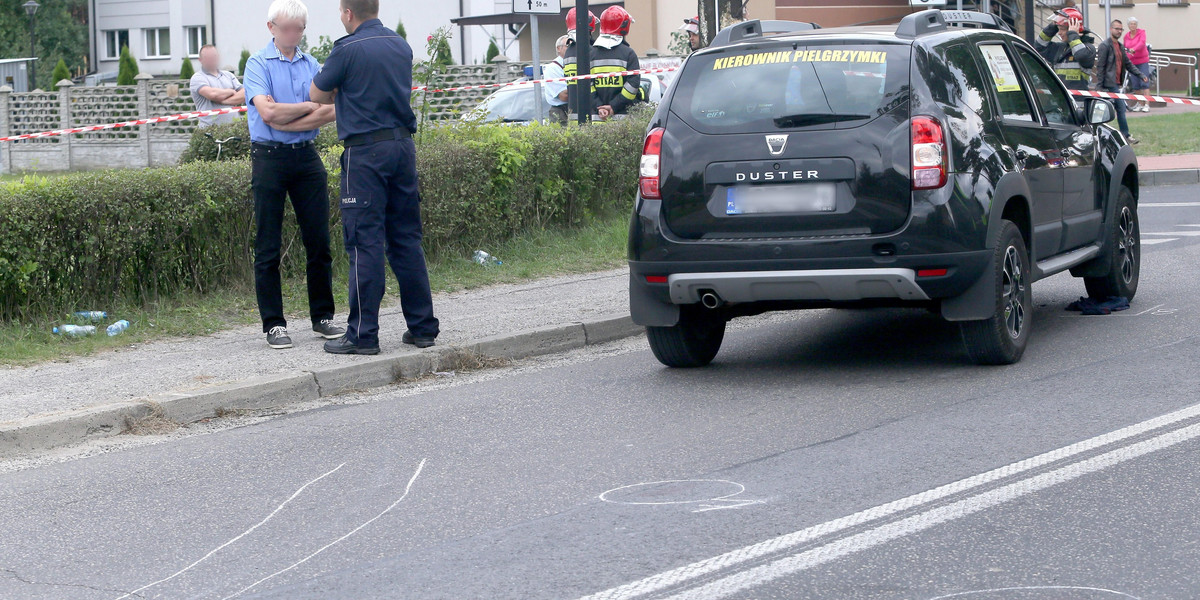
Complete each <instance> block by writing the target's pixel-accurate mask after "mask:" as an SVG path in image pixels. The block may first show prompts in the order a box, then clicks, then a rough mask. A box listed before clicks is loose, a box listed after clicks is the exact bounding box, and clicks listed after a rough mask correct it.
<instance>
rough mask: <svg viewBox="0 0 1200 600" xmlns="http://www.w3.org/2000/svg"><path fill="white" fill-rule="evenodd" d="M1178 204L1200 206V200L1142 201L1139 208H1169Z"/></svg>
mask: <svg viewBox="0 0 1200 600" xmlns="http://www.w3.org/2000/svg"><path fill="white" fill-rule="evenodd" d="M1176 206H1194V207H1197V208H1200V202H1142V203H1140V204H1138V208H1169V207H1176Z"/></svg>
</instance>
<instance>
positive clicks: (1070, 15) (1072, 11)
mask: <svg viewBox="0 0 1200 600" xmlns="http://www.w3.org/2000/svg"><path fill="white" fill-rule="evenodd" d="M1058 12H1060V13H1062V15H1063V17H1066V19H1075V20H1077V21H1083V13H1081V12H1079V9H1078V8H1075V7H1070V6H1069V7H1067V8H1064V9H1062V10H1060V11H1058ZM1066 19H1060V20H1064V21H1065V20H1066Z"/></svg>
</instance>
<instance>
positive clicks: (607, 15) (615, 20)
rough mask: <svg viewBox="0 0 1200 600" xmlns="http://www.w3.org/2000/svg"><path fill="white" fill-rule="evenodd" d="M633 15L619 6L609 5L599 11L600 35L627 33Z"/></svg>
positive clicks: (623, 34) (624, 34)
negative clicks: (602, 10)
mask: <svg viewBox="0 0 1200 600" xmlns="http://www.w3.org/2000/svg"><path fill="white" fill-rule="evenodd" d="M631 24H633V17H631V16H629V12H628V11H626V10H625V9H624V8H621V7H620V6H610V7H608V8H606V9H604V12H602V13H600V35H605V34H607V35H620V36H626V35H629V26H630V25H631Z"/></svg>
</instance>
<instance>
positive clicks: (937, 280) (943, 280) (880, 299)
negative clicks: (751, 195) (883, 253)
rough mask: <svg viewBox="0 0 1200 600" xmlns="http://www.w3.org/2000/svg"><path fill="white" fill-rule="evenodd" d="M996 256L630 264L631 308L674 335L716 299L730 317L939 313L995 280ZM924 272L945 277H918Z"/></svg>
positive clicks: (643, 321) (642, 321)
mask: <svg viewBox="0 0 1200 600" xmlns="http://www.w3.org/2000/svg"><path fill="white" fill-rule="evenodd" d="M991 255H992V251H990V250H980V251H974V252H957V253H948V254H937V255H924V256H900V257H891V258H890V259H886V260H885V259H882V258H880V257H853V258H851V257H847V258H841V259H836V260H830V259H812V260H795V259H781V260H774V261H630V263H629V304H630V313H631V315H632V317H633V321H634V322H635V323H637V324H639V325H646V326H653V327H670V326H672V325H675V324H676V323H677V322H678V320H679V309H680V307H681V306H686V305H690V304H699V303H700V301H701V296H702V295H703V294H704V293H705V292H712V293H714V294H716V296H717V297H718V298H719V299H720V301H721V302H722V303H723V304H725V306H724V307H723V308H722V310H724V311H726V314H727V316H730V317H733V316H739V315H746V314H755V313H758V312H763V311H766V310H791V309H804V308H826V307H853V306H926V307H936V306H938V304H939V302H940V301H941V300H944V299H947V298H954V297H957V296H960V295H963V294H965V293H966V292H967V291H968V290H969V289H971V288H972V286H973V285H974V284H975V283H976V282H978V281H980V277H981V276H983V275H984V274H985V273H988V272H990V271H989V267H990V260H991ZM922 269H945V270H946V273H945V275H938V276H933V277H918V276H917V273H918V271H920V270H922Z"/></svg>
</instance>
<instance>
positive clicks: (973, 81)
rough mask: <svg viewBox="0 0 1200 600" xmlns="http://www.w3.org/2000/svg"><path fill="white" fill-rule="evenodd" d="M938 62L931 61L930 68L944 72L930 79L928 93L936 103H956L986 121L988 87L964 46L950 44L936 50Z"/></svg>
mask: <svg viewBox="0 0 1200 600" xmlns="http://www.w3.org/2000/svg"><path fill="white" fill-rule="evenodd" d="M938 55H939V56H941V58H942V60H941V62H938V61H932V63H933V64H931V65H930V66H929V68H931V69H937V70H941V69H945V70H946V72H945V73H936V74H935V76H934V77H929V85H930V88H931V89H930V93H932V94H933V97H934V99H935V100H937V101H938V102H940V103H942V104H945V105H948V106H956V105H957V104H958V102H959V100H961V101H962V103H963V104H965V105H967V106H969V107H970V108H971V110H973V111H975V114H978V115H979V116H980V117H982V118H984V119H986V118H988V115H989V113H988V110H987V102H985V101H984V98H987V87H985V86H986V84H985V83H984V82H983V73H982V72H980V70H979V64H978V63H976V62H975V57H973V56H971V50H970V48H969V47H967V45H965V44H953V45H950V46H943V47H941V48H938Z"/></svg>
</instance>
